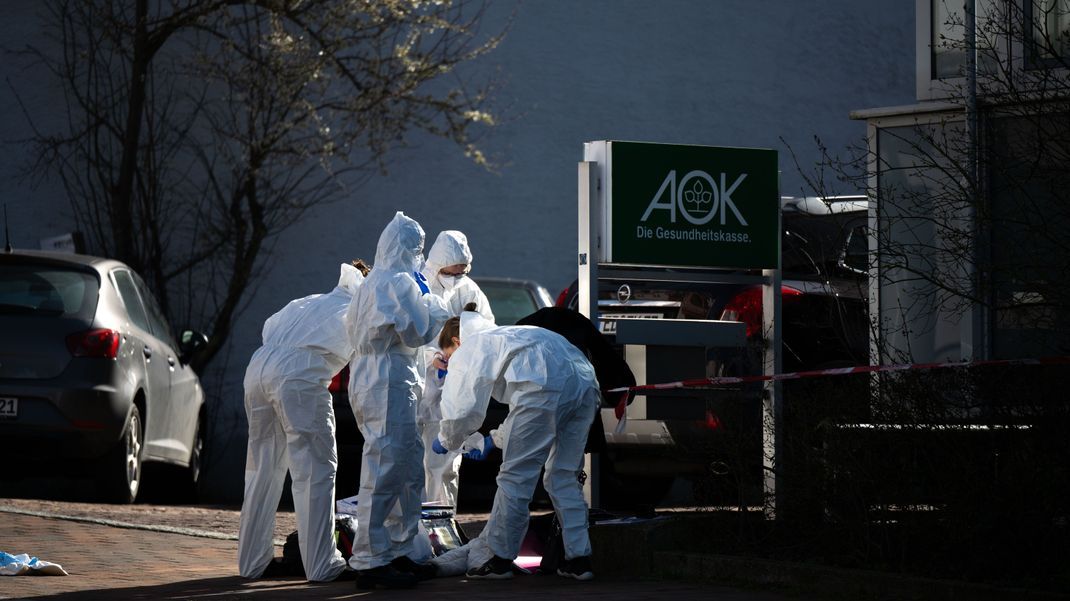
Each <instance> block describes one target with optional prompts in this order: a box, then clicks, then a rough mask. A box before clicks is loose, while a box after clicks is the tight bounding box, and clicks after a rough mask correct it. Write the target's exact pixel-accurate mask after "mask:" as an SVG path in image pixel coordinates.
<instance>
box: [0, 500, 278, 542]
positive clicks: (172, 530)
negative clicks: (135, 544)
mask: <svg viewBox="0 0 1070 601" xmlns="http://www.w3.org/2000/svg"><path fill="white" fill-rule="evenodd" d="M0 512H2V513H17V514H19V515H29V516H34V517H39V518H49V519H53V520H67V521H69V522H81V523H83V524H96V525H98V526H111V527H113V528H128V529H130V530H148V531H149V532H166V533H168V534H181V535H183V536H196V537H200V538H214V539H216V540H233V541H236V540H238V536H237V535H235V534H222V533H220V532H212V531H210V530H197V529H196V528H179V527H177V526H164V525H154V524H134V523H131V522H121V521H119V520H109V519H105V518H87V517H84V516H78V515H64V514H61V513H50V512H47V511H32V510H29V509H18V508H16V507H8V506H3V505H0ZM274 542H275V545H276V546H278V547H281V546H282V545H283V543H284V542H285V541H282V540H275V541H274Z"/></svg>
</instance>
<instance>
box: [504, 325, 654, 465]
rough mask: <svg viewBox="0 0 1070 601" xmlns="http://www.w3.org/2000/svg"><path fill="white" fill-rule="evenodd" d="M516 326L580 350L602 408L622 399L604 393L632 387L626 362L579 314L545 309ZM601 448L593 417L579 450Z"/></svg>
mask: <svg viewBox="0 0 1070 601" xmlns="http://www.w3.org/2000/svg"><path fill="white" fill-rule="evenodd" d="M516 323H517V325H521V326H538V327H540V328H545V329H547V330H550V331H551V332H555V333H557V334H560V335H561V336H563V337H564V338H565V339H566V340H568V341H569V342H571V343H572V346H574V347H576V348H578V349H580V351H582V352H583V354H584V355H586V356H587V358H588V359H589V360H590V361H591V365H592V366H593V367H594V374H595V376H596V377H597V378H598V385H599V386H601V387H602V391H603V393H602V395H603V396H602V406H603V407H607V408H608V407H616V406H617V404H618V403H620V401H621V398H622V396H623V394H622V393H613V394H609V395H608V396H607V395H606V393H605V391H606V390H612V389H614V388H623V387H625V386H635V374H633V373H632V369H631V368H630V367H628V363H627V362H625V361H624V358H623V357H621V356H620V354H618V353H617V351H616V350H615V349H614V348H613V345H611V344H610V343H609V341H607V340H606V338H605V336H603V335H602V333H601V332H599V331H598V328H596V327H594V324H593V323H591V320H589V319H587V318H586V317H584V316H583V315H582V314H580V313H578V312H576V311H573V310H572V309H565V308H563V307H545V308H543V309H539V310H538V311H536V312H534V313H532V314H531V315H528V316H527V317H524V318H523V319H521V320H520V321H518V322H516ZM634 399H635V393H634V392H630V393H628V397H627V403H628V404H631V402H632V401H633V400H634ZM605 448H606V435H605V431H604V429H603V427H602V420H601V417H600V416H597V415H596V416H595V420H594V422H592V423H591V430H590V432H589V433H588V434H587V445H586V446H585V448H584V449H583V451H584V452H585V453H598V452H601V451H604V450H605Z"/></svg>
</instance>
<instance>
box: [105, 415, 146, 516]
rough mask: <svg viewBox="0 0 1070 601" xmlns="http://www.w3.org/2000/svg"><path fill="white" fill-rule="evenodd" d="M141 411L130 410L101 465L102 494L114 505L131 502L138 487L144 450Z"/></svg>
mask: <svg viewBox="0 0 1070 601" xmlns="http://www.w3.org/2000/svg"><path fill="white" fill-rule="evenodd" d="M143 432H144V428H143V426H142V423H141V412H140V411H139V410H138V408H137V406H136V405H135V406H134V407H133V408H132V409H131V410H130V417H129V419H127V422H126V428H125V429H124V430H123V436H122V438H121V439H120V440H119V443H118V444H117V445H116V446H115V448H114V449H112V451H111V453H110V454H109V455H108V457H107V460H106V461H105V463H104V466H103V469H104V472H105V473H104V478H103V482H104V486H105V488H104V494H105V496H106V497H107V498H108V500H110V501H113V502H115V503H133V502H134V500H135V499H137V493H138V491H139V490H140V488H141V453H142V450H143V445H142V434H143Z"/></svg>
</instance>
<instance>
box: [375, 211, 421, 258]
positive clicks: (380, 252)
mask: <svg viewBox="0 0 1070 601" xmlns="http://www.w3.org/2000/svg"><path fill="white" fill-rule="evenodd" d="M423 252H424V229H423V228H422V227H420V224H419V223H417V222H416V220H414V219H412V218H410V217H406V216H405V213H402V212H401V211H398V212H397V214H395V215H394V218H393V219H392V220H391V221H390V223H388V224H387V225H386V227H385V228H384V229H383V233H382V234H380V235H379V244H378V245H377V246H376V248H375V264H374V265H375V268H376V269H381V270H383V271H391V272H401V273H408V272H413V271H419V270H420V268H422V267H423Z"/></svg>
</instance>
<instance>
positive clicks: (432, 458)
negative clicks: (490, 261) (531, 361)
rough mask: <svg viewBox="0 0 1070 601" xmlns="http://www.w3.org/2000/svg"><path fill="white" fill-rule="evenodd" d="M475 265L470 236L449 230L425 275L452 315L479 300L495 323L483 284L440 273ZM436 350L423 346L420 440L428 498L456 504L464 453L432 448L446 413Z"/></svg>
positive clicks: (433, 251) (439, 241) (436, 246)
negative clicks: (443, 270) (469, 244)
mask: <svg viewBox="0 0 1070 601" xmlns="http://www.w3.org/2000/svg"><path fill="white" fill-rule="evenodd" d="M471 264H472V251H471V249H469V247H468V238H466V237H465V235H464V234H463V233H461V232H459V231H457V230H445V231H443V232H441V233H439V235H438V238H436V239H435V243H434V244H432V245H431V250H429V251H428V252H427V263H426V264H425V265H424V269H423V274H424V277H426V278H427V283H428V286H429V287H430V288H431V292H432V293H433V294H437V295H438V296H440V297H442V300H443V301H444V302H445V303H446V306H447V307H448V308H449V314H450V316H451V317H452V316H454V315H460V314H461V311H463V310H464V307H465V305H467V304H468V303H475V304H476V310H477V311H478V312H479V314H480V315H482V316H483V317H485V318H486V319H488V320H490V321H491V322H493V321H494V313H493V312H492V311H491V307H490V301H488V300H487V297H486V295H485V294H483V291H482V290H480V288H479V284H476V283H475V281H473V280H472V278H470V277H468V276H467V275H462V276H460V277H450V276H445V275H442V274H440V273H439V271H441V270H442V269H443V268H445V267H450V266H453V265H471ZM436 352H440V349H439V348H438V345H437V343H433V344H430V345H428V346H426V347H424V349H423V365H424V371H423V373H424V392H423V398H422V399H421V401H420V410H419V412H418V413H417V417H416V424H417V427H418V428H419V430H420V440H421V441H422V442H423V445H424V500H425V501H434V502H438V503H444V504H446V505H452V506H454V507H456V506H457V490H458V485H459V477H458V475H459V471H460V469H461V453H459V452H456V451H453V452H450V453H447V454H445V455H439V454H438V453H435V452H434V451H433V450H432V449H431V443H432V442H433V441H434V440H435V438H436V437H437V436H438V422H439V420H441V419H442V412H441V411H439V408H438V405H439V400H440V399H441V398H442V378H441V377H439V375H438V369H437V368H435V366H434V364H433V361H432V360H433V358H434V356H435V353H436Z"/></svg>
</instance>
